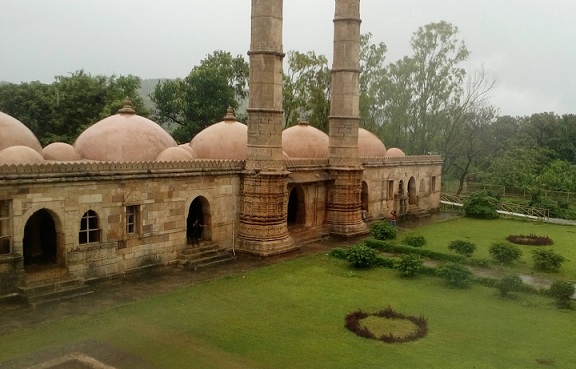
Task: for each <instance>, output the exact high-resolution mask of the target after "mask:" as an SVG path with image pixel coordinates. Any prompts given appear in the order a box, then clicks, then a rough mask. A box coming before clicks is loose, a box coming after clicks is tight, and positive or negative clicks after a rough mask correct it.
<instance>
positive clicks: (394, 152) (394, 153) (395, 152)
mask: <svg viewBox="0 0 576 369" xmlns="http://www.w3.org/2000/svg"><path fill="white" fill-rule="evenodd" d="M386 156H391V157H393V158H403V157H405V156H406V154H404V151H402V150H400V149H399V148H397V147H392V148H390V149H388V151H386Z"/></svg>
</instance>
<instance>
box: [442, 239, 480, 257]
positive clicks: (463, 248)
mask: <svg viewBox="0 0 576 369" xmlns="http://www.w3.org/2000/svg"><path fill="white" fill-rule="evenodd" d="M448 249H449V250H452V251H454V252H456V253H457V254H460V255H463V256H466V257H470V256H472V254H473V253H474V251H476V245H475V244H473V243H472V242H470V241H464V240H455V241H451V242H450V243H449V244H448Z"/></svg>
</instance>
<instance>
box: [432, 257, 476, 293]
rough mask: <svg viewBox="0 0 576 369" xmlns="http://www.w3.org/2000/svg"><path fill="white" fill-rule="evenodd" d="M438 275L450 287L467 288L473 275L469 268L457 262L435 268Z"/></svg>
mask: <svg viewBox="0 0 576 369" xmlns="http://www.w3.org/2000/svg"><path fill="white" fill-rule="evenodd" d="M436 274H437V275H438V277H441V278H444V280H445V281H446V282H447V283H448V285H449V286H451V287H456V288H468V287H470V283H471V282H472V279H473V277H474V275H473V274H472V272H471V271H470V269H468V268H466V267H465V266H463V265H461V264H458V263H450V264H447V265H444V266H442V267H440V268H438V269H437V270H436Z"/></svg>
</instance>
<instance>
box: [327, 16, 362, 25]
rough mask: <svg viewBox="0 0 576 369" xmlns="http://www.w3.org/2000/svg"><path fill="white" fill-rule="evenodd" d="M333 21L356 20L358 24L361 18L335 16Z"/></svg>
mask: <svg viewBox="0 0 576 369" xmlns="http://www.w3.org/2000/svg"><path fill="white" fill-rule="evenodd" d="M333 22H334V23H336V22H356V23H358V24H361V23H362V19H360V18H356V17H335V18H334V19H333Z"/></svg>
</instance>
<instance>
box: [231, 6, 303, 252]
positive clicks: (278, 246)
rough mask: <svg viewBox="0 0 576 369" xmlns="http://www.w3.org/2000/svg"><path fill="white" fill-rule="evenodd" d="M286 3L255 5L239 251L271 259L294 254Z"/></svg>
mask: <svg viewBox="0 0 576 369" xmlns="http://www.w3.org/2000/svg"><path fill="white" fill-rule="evenodd" d="M282 6H283V3H282V0H252V37H251V42H250V51H249V52H248V55H249V56H250V79H249V87H250V91H249V100H248V109H247V110H248V144H247V149H246V156H247V158H246V170H245V171H244V174H243V176H242V195H241V196H242V198H241V201H240V227H239V232H238V248H239V249H241V250H243V251H246V252H249V253H254V254H258V255H270V254H276V253H281V252H285V251H289V250H292V249H294V248H295V244H294V240H293V239H292V237H290V235H289V234H288V225H287V219H286V218H287V209H288V172H287V171H286V167H285V166H284V158H283V155H282V115H283V113H284V111H283V108H282V60H283V59H284V53H283V51H282Z"/></svg>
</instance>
